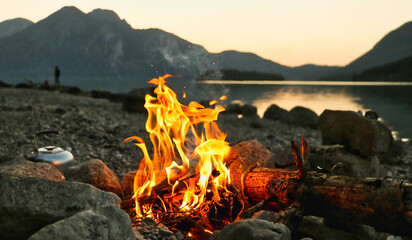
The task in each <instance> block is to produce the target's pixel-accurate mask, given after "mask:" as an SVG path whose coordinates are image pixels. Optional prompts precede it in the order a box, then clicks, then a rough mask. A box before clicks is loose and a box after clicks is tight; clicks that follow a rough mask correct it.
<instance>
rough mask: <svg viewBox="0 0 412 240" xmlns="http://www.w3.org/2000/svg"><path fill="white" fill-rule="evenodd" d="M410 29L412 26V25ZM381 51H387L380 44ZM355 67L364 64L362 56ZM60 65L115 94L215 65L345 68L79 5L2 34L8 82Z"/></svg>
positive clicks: (2, 73)
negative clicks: (198, 38) (210, 41)
mask: <svg viewBox="0 0 412 240" xmlns="http://www.w3.org/2000/svg"><path fill="white" fill-rule="evenodd" d="M406 26H407V27H406V28H407V29H409V23H407V24H406ZM396 30H397V29H395V30H394V31H396ZM394 31H392V32H394ZM392 32H391V33H389V34H388V35H390V36H392V35H393V34H392ZM391 34H392V35H391ZM411 42H412V41H411ZM375 48H377V49H380V48H381V47H380V45H379V42H378V44H377V45H375V47H374V48H373V49H375ZM385 48H387V47H385ZM373 49H372V50H373ZM411 49H412V47H411ZM372 50H371V51H372ZM411 55H412V52H411ZM351 64H352V65H356V60H355V61H353V62H352V63H351ZM54 65H59V66H60V68H61V70H62V81H63V82H66V83H68V84H72V85H78V86H80V87H84V88H86V89H90V88H97V87H104V88H107V89H109V90H114V91H127V89H129V88H132V87H136V86H141V85H143V84H144V83H145V82H147V80H148V79H151V78H153V77H156V76H159V75H163V74H166V73H170V74H172V75H176V76H179V77H180V79H181V80H182V81H191V80H193V79H194V78H195V77H196V76H197V75H199V74H200V73H202V72H204V71H206V70H214V69H215V70H218V69H237V70H239V71H257V72H267V73H273V74H281V75H283V76H285V78H286V79H290V80H305V79H317V78H318V77H319V76H331V75H333V74H336V73H340V72H344V71H343V70H342V69H341V67H339V66H319V65H314V64H306V65H302V66H297V67H289V66H285V65H282V64H280V63H278V62H275V61H272V60H269V59H265V58H262V57H260V56H258V55H257V54H255V53H251V52H239V51H235V50H226V51H222V52H220V53H210V52H208V51H207V50H206V49H205V48H204V47H203V46H201V45H198V44H195V43H192V42H190V41H188V40H185V39H182V38H180V37H179V36H177V35H175V34H173V33H169V32H167V31H164V30H162V29H157V28H149V29H134V28H133V27H132V26H131V25H130V24H128V23H127V21H126V20H125V19H121V18H120V17H119V15H118V14H117V13H116V12H114V11H112V10H107V9H95V10H93V11H91V12H89V13H84V12H82V11H81V10H79V9H78V8H76V7H73V6H68V7H63V8H61V9H60V10H58V11H56V12H54V13H52V14H51V15H49V16H48V17H46V18H44V19H42V20H40V21H39V22H37V23H35V24H32V25H31V26H30V27H27V28H25V29H22V30H20V31H18V32H16V33H14V34H12V35H10V36H7V37H3V38H0V79H2V80H6V81H8V82H12V83H16V82H18V81H21V80H23V79H25V78H30V79H33V80H34V81H44V80H46V79H51V78H52V76H53V67H54ZM361 65H362V64H361ZM363 65H364V64H363ZM348 66H349V65H348ZM348 66H346V67H348Z"/></svg>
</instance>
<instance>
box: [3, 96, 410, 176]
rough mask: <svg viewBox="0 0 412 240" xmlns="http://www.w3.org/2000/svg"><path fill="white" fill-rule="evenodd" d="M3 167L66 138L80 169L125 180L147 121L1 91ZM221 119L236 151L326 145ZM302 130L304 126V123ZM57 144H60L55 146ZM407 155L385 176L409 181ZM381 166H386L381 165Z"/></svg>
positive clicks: (315, 132)
mask: <svg viewBox="0 0 412 240" xmlns="http://www.w3.org/2000/svg"><path fill="white" fill-rule="evenodd" d="M0 111H1V115H0V123H1V124H0V126H1V127H0V162H5V161H9V160H13V159H25V158H27V156H28V155H29V153H30V152H32V151H33V150H34V148H35V145H34V135H35V134H36V133H37V132H40V131H45V130H58V131H61V132H62V133H63V138H64V141H65V145H66V146H70V147H71V148H72V152H73V155H74V159H75V161H76V162H77V163H82V162H85V161H89V160H91V159H93V158H98V159H101V160H102V161H104V162H105V163H106V164H107V166H108V167H109V168H110V169H112V170H113V171H114V172H115V173H116V174H117V176H118V177H119V178H120V179H121V178H122V177H123V175H124V174H125V173H127V172H128V171H131V170H135V169H136V168H137V167H138V164H139V160H140V159H141V157H142V153H141V151H140V150H139V149H137V148H136V147H135V146H134V145H133V144H130V143H122V142H123V140H124V139H126V138H127V137H130V136H139V137H141V138H143V140H144V141H145V143H146V144H147V145H148V147H149V151H150V150H151V146H150V141H149V138H148V134H147V132H146V130H145V122H146V118H147V115H146V114H144V113H130V112H128V111H124V110H122V103H121V102H113V101H110V100H108V99H105V98H93V97H91V94H90V93H82V94H77V95H73V94H68V93H61V92H58V91H44V90H36V89H16V88H0ZM228 111H229V112H230V111H231V112H232V114H230V113H228V114H220V115H219V120H218V125H219V127H220V129H221V130H222V131H224V132H225V133H227V141H228V142H229V143H230V144H231V145H234V144H236V143H238V142H241V141H246V140H256V141H258V142H259V143H261V144H262V145H263V146H265V147H267V148H268V149H269V150H271V152H272V153H273V154H274V156H275V158H279V157H278V156H281V155H282V154H284V151H285V149H286V150H288V149H289V146H290V141H291V140H299V139H300V137H301V136H304V138H305V139H306V140H307V142H308V146H309V148H310V149H313V148H315V147H317V146H321V145H322V137H321V132H320V130H319V128H311V127H305V126H299V125H296V124H291V123H287V122H286V121H281V120H271V119H265V118H264V119H261V118H259V117H257V116H255V115H252V116H247V115H246V116H243V117H242V118H239V116H238V114H236V113H234V111H233V106H229V107H228ZM300 125H304V122H303V123H302V124H300ZM56 144H58V143H56ZM402 148H403V151H404V153H403V154H402V156H399V157H396V158H395V159H393V160H392V161H391V164H386V165H385V170H386V171H387V173H386V176H389V177H399V178H408V179H411V178H412V177H411V174H410V167H411V165H412V147H411V142H409V143H402ZM381 162H382V161H381Z"/></svg>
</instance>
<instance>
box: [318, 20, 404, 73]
mask: <svg viewBox="0 0 412 240" xmlns="http://www.w3.org/2000/svg"><path fill="white" fill-rule="evenodd" d="M409 56H412V21H411V22H407V23H405V24H403V25H402V26H400V27H399V28H397V29H395V30H393V31H391V32H390V33H388V34H387V35H386V36H384V37H383V38H382V39H381V40H380V41H379V42H378V43H376V45H375V46H374V47H373V48H372V49H371V50H369V51H368V52H366V53H365V54H363V55H362V56H360V57H359V58H357V59H355V60H354V61H352V62H351V63H349V64H348V65H347V66H345V67H343V68H341V69H339V70H337V71H334V72H333V73H331V74H330V76H329V77H323V78H325V79H328V78H329V79H330V78H332V79H340V80H350V79H351V78H352V76H353V75H354V74H356V73H360V72H362V71H364V70H367V69H370V68H373V67H378V66H382V65H384V64H387V63H390V62H394V61H397V60H400V59H403V58H406V57H409Z"/></svg>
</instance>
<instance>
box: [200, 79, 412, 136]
mask: <svg viewBox="0 0 412 240" xmlns="http://www.w3.org/2000/svg"><path fill="white" fill-rule="evenodd" d="M195 89H196V91H193V92H196V93H197V94H196V96H192V97H193V98H195V99H197V100H200V99H205V98H208V99H218V98H219V97H220V96H221V95H223V94H225V95H227V97H228V100H227V102H232V101H242V102H247V103H250V104H253V105H255V106H256V107H257V109H258V114H259V115H260V116H263V113H264V112H265V110H266V109H267V108H268V107H269V106H270V105H271V104H277V105H278V106H280V107H282V108H284V109H286V110H290V109H292V108H293V107H295V106H303V107H307V108H310V109H312V110H313V111H315V112H316V113H317V114H318V115H320V114H321V113H322V112H323V110H325V109H333V110H352V111H358V110H361V111H363V112H365V111H367V110H374V111H376V112H378V114H379V117H380V118H382V120H383V121H384V122H386V123H387V125H388V126H389V127H390V128H391V129H392V131H393V133H394V135H395V136H396V138H398V139H402V138H409V139H410V138H412V83H404V82H324V81H264V82H255V81H224V82H222V81H203V82H201V83H197V85H196V86H195ZM198 93H202V94H200V95H199V94H198Z"/></svg>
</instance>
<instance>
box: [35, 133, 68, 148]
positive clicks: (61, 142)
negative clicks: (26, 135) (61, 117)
mask: <svg viewBox="0 0 412 240" xmlns="http://www.w3.org/2000/svg"><path fill="white" fill-rule="evenodd" d="M52 133H53V134H59V136H60V144H61V146H63V136H62V133H61V132H60V131H55V130H48V131H42V132H38V133H36V135H35V137H34V142H35V144H36V150H37V149H39V144H38V142H37V137H38V136H40V135H43V134H52Z"/></svg>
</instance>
